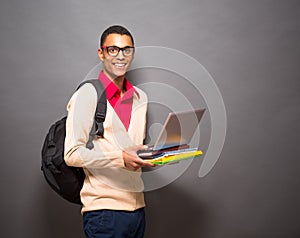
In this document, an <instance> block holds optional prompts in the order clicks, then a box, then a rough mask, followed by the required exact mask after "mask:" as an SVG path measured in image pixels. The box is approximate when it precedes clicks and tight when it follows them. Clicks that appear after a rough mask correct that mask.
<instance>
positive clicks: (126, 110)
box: [99, 71, 139, 130]
mask: <svg viewBox="0 0 300 238" xmlns="http://www.w3.org/2000/svg"><path fill="white" fill-rule="evenodd" d="M99 80H100V81H101V82H102V83H103V85H104V87H105V89H106V98H107V100H108V101H109V103H110V105H111V106H112V107H113V108H114V110H115V112H116V113H117V115H118V116H119V118H120V120H121V121H122V123H123V125H124V126H125V128H126V130H128V127H129V124H130V118H131V111H132V102H133V95H134V93H136V94H137V96H138V97H139V94H138V92H137V91H136V90H135V89H134V87H133V86H132V85H131V83H130V82H129V81H128V80H127V79H126V78H125V79H124V85H123V87H124V89H125V93H124V94H123V96H122V97H121V90H120V89H119V88H118V87H117V86H116V85H115V84H114V83H113V82H112V81H111V80H110V79H109V78H108V77H107V76H106V75H105V74H104V72H103V71H101V73H100V74H99Z"/></svg>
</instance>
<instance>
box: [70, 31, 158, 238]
mask: <svg viewBox="0 0 300 238" xmlns="http://www.w3.org/2000/svg"><path fill="white" fill-rule="evenodd" d="M134 50H135V49H134V40H133V37H132V35H131V34H130V32H129V31H128V30H127V29H125V28H124V27H122V26H111V27H109V28H108V29H106V30H105V31H104V32H103V34H102V36H101V40H100V48H99V49H98V56H99V59H100V60H101V61H102V64H103V70H102V71H101V72H100V74H99V80H100V81H101V82H102V84H103V85H104V86H105V88H106V97H107V114H106V119H105V122H104V136H103V137H96V138H95V139H94V141H93V143H94V148H93V149H92V150H89V149H87V148H86V143H87V141H88V137H89V132H90V130H91V127H92V124H93V120H94V114H95V110H96V105H97V92H96V90H95V88H94V87H93V85H91V84H85V85H83V86H82V87H81V88H80V89H79V90H77V91H76V92H75V93H74V95H73V96H72V98H71V99H70V101H69V103H68V105H67V110H68V118H67V123H66V128H67V129H66V139H65V161H66V163H67V164H68V165H70V166H76V167H83V169H84V172H85V174H86V178H85V181H84V185H83V188H82V190H81V193H80V195H81V201H82V204H83V207H82V213H83V223H84V231H85V234H86V237H93V238H95V237H101V238H102V237H116V238H118V237H120V238H123V237H136V238H141V237H143V234H144V229H145V214H144V206H145V203H144V196H143V182H142V180H141V168H142V167H150V166H151V167H152V166H153V165H152V164H151V163H149V162H146V161H144V160H142V159H141V158H139V157H138V156H137V154H136V152H137V150H139V149H141V148H142V147H143V146H142V143H143V140H144V138H145V130H146V110H147V96H146V94H145V93H144V92H143V91H142V90H140V89H139V88H137V87H134V86H132V85H131V83H130V82H129V81H128V80H127V79H126V78H125V74H126V72H127V70H128V68H129V66H130V64H131V62H132V60H133V57H134Z"/></svg>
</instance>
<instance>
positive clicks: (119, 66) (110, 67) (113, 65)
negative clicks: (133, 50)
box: [98, 33, 133, 80]
mask: <svg viewBox="0 0 300 238" xmlns="http://www.w3.org/2000/svg"><path fill="white" fill-rule="evenodd" d="M107 46H117V47H119V48H124V47H133V43H132V41H131V38H130V36H128V35H120V34H115V33H113V34H109V35H108V36H107V37H106V39H105V41H104V42H103V45H102V47H107ZM98 56H99V59H100V60H101V61H102V63H103V71H104V73H105V74H106V76H108V77H109V78H110V79H111V80H116V79H117V78H124V76H125V74H126V72H127V70H128V68H129V66H130V64H131V62H132V60H133V55H131V56H124V54H123V51H122V50H120V51H119V53H118V55H117V56H115V57H113V56H110V55H109V54H108V53H107V50H106V48H104V49H98Z"/></svg>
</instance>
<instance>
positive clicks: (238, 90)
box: [0, 0, 300, 238]
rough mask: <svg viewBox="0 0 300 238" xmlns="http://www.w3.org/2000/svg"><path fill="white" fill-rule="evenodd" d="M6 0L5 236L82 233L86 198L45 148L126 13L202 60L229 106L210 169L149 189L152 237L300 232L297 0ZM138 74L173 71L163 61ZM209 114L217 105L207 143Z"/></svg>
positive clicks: (2, 49)
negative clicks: (50, 172)
mask: <svg viewBox="0 0 300 238" xmlns="http://www.w3.org/2000/svg"><path fill="white" fill-rule="evenodd" d="M0 6H1V7H0V30H1V41H0V62H1V63H0V67H1V93H0V105H1V134H2V136H1V154H2V156H1V200H0V204H1V223H0V224H1V229H0V236H1V237H14V238H29V237H30V238H32V237H41V238H48V237H49V238H53V237H56V238H59V237H64V238H65V237H72V238H75V237H76V238H77V237H84V235H83V232H82V226H81V215H80V208H79V207H78V206H76V205H72V204H69V203H67V202H65V201H64V200H62V199H61V198H60V197H58V196H57V195H56V194H54V193H53V192H52V191H51V190H50V188H49V187H48V186H47V184H46V182H45V180H44V178H43V177H42V173H41V171H40V149H41V144H42V140H43V138H44V136H45V133H46V131H47V128H48V127H49V125H50V124H51V123H52V122H53V121H54V120H56V119H58V118H59V117H60V116H62V115H64V114H65V106H66V102H67V101H68V99H69V97H70V95H71V93H72V91H73V89H74V87H75V86H76V85H77V84H78V83H79V82H81V81H82V79H83V78H84V77H85V75H86V74H87V73H88V72H89V70H90V69H91V68H92V67H93V66H94V65H96V64H97V63H98V60H97V55H96V49H97V41H98V37H99V35H100V34H101V32H102V31H103V30H104V28H106V27H107V26H109V25H111V24H116V23H117V24H122V25H125V26H126V27H128V28H129V29H130V30H131V31H132V33H133V34H134V36H135V39H136V44H137V46H147V45H156V46H165V47H170V48H174V49H177V50H180V51H182V52H184V53H186V54H188V55H190V56H192V57H194V58H195V59H196V60H197V61H199V62H200V63H201V64H203V65H204V66H205V68H206V69H207V70H208V71H209V72H210V74H211V75H212V77H213V78H214V79H215V81H216V84H217V85H218V87H219V89H220V92H221V93H222V96H223V99H224V103H225V106H226V112H227V118H228V124H227V126H228V128H227V129H228V130H227V136H226V141H225V145H224V148H223V151H222V154H221V156H220V158H219V161H218V163H217V164H216V166H215V167H214V168H213V170H212V171H211V172H210V173H209V174H208V176H206V177H204V178H198V177H197V175H198V170H199V167H200V165H201V159H200V160H199V159H197V160H194V161H193V162H192V166H190V167H189V168H188V169H187V171H186V172H185V173H184V174H183V175H182V176H180V178H178V179H177V180H176V181H175V182H173V183H172V184H170V185H168V186H166V187H163V188H161V189H158V190H155V191H151V192H147V193H146V200H147V204H148V207H147V219H148V223H147V224H148V226H147V230H146V237H151V238H152V237H159V238H160V237H193V238H194V237H205V238H216V237H231V238H232V237H243V238H248V237H249V238H250V237H251V238H253V237H263V238H265V237H272V238H276V237H284V238H286V237H289V238H293V237H299V236H300V223H299V220H300V209H299V208H300V205H299V200H300V192H299V187H300V178H299V165H300V161H299V152H300V151H299V141H300V140H299V139H300V138H299V134H300V133H299V132H300V131H299V120H300V110H299V103H300V95H299V90H300V83H299V78H300V77H299V76H300V70H299V62H300V2H299V1H298V0H285V1H282V0H251V1H250V0H247V1H246V0H193V1H192V0H190V1H178V0H164V1H158V0H152V1H142V0H140V1H135V2H133V1H115V0H111V1H100V0H98V1H95V0H87V1H79V0H73V1H71V0H61V1H57V0H53V1H46V0H43V1H37V0H26V1H21V0H2V1H1V4H0ZM133 74H136V75H141V76H142V77H143V76H144V77H143V78H142V79H141V80H144V81H146V80H151V79H153V78H155V79H156V80H157V81H159V80H160V79H162V78H163V80H165V82H168V83H169V84H170V85H172V83H173V81H172V78H173V77H172V75H171V74H170V73H167V72H163V71H159V70H154V69H153V70H151V69H149V70H146V71H137V72H133ZM182 90H183V91H184V90H185V88H184V87H183V88H182ZM191 94H193V93H191ZM194 96H195V97H193V96H192V97H191V100H192V101H193V100H196V98H197V96H196V94H195V95H194ZM149 97H151V94H150V95H149ZM193 103H194V104H197V103H196V102H195V101H193ZM202 103H203V102H201V104H202ZM153 108H154V107H153ZM152 111H154V109H152ZM206 125H207V127H209V117H208V114H206V117H205V120H204V122H203V124H202V126H203V127H204V129H203V131H204V136H203V138H204V139H203V147H204V149H205V147H207V143H208V138H209V132H208V131H209V130H208V129H207V127H206ZM205 135H208V136H205Z"/></svg>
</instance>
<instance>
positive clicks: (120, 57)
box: [117, 50, 125, 60]
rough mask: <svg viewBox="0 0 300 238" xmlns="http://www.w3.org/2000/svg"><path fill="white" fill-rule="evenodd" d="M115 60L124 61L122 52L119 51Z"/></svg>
mask: <svg viewBox="0 0 300 238" xmlns="http://www.w3.org/2000/svg"><path fill="white" fill-rule="evenodd" d="M117 59H119V60H124V59H125V57H124V55H123V50H119V53H118V54H117Z"/></svg>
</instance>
